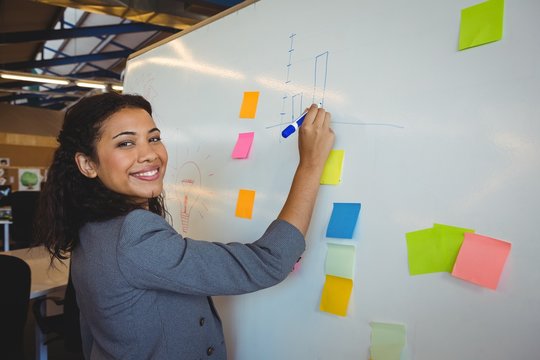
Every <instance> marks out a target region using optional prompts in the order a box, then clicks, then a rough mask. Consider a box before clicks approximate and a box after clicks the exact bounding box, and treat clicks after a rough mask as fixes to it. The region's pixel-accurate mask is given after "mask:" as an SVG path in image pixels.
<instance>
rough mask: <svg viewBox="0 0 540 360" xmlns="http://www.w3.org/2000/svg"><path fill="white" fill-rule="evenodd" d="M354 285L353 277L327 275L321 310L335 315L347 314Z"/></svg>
mask: <svg viewBox="0 0 540 360" xmlns="http://www.w3.org/2000/svg"><path fill="white" fill-rule="evenodd" d="M352 287H353V281H352V280H351V279H345V278H340V277H337V276H332V275H326V281H325V282H324V287H323V291H322V295H321V303H320V307H319V308H320V310H321V311H324V312H327V313H331V314H334V315H339V316H347V307H348V306H349V299H350V297H351V291H352Z"/></svg>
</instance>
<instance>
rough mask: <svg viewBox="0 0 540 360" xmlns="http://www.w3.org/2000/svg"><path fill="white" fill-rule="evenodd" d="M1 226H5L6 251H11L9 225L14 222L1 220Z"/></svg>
mask: <svg viewBox="0 0 540 360" xmlns="http://www.w3.org/2000/svg"><path fill="white" fill-rule="evenodd" d="M0 224H2V225H4V251H9V225H11V224H12V222H11V221H9V220H0Z"/></svg>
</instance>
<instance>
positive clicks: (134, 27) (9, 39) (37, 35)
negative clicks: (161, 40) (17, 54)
mask: <svg viewBox="0 0 540 360" xmlns="http://www.w3.org/2000/svg"><path fill="white" fill-rule="evenodd" d="M145 31H166V32H170V33H176V32H178V30H177V29H173V28H169V27H165V26H159V25H154V24H143V23H130V24H118V25H103V26H88V27H80V28H72V29H58V30H39V31H19V32H11V33H0V44H13V43H21V42H32V41H47V40H59V39H74V38H80V37H94V36H103V35H118V34H128V33H136V32H145Z"/></svg>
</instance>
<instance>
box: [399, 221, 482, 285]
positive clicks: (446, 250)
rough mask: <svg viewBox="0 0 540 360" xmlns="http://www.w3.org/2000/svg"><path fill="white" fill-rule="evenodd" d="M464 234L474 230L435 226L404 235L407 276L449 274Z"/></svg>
mask: <svg viewBox="0 0 540 360" xmlns="http://www.w3.org/2000/svg"><path fill="white" fill-rule="evenodd" d="M465 232H474V230H472V229H465V228H459V227H455V226H450V225H443V224H435V225H434V226H433V228H429V229H423V230H417V231H412V232H408V233H406V234H405V238H406V240H407V256H408V260H409V274H410V275H419V274H428V273H434V272H451V271H452V269H453V267H454V263H455V261H456V257H457V254H458V252H459V248H460V247H461V244H462V242H463V238H464V236H465Z"/></svg>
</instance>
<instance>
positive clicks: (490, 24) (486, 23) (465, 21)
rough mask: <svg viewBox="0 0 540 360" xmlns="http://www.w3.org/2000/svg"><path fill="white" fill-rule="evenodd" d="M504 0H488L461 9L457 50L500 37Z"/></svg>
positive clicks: (501, 33)
mask: <svg viewBox="0 0 540 360" xmlns="http://www.w3.org/2000/svg"><path fill="white" fill-rule="evenodd" d="M503 18H504V0H489V1H486V2H483V3H480V4H477V5H474V6H471V7H468V8H465V9H463V10H461V24H460V28H459V50H464V49H468V48H471V47H474V46H479V45H483V44H487V43H490V42H494V41H497V40H500V39H502V35H503Z"/></svg>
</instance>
